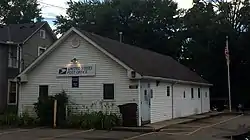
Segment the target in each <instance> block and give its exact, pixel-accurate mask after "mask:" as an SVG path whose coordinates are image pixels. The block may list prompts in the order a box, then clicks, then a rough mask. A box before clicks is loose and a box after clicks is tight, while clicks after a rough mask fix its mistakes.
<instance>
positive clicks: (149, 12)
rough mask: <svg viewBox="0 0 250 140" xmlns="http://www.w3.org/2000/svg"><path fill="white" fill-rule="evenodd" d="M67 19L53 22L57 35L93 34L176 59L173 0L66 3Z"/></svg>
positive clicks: (176, 20)
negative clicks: (76, 31)
mask: <svg viewBox="0 0 250 140" xmlns="http://www.w3.org/2000/svg"><path fill="white" fill-rule="evenodd" d="M68 5H69V8H68V9H67V15H66V16H58V17H57V20H56V21H55V25H56V27H57V30H56V31H57V33H64V32H65V31H67V30H68V29H69V28H70V27H72V26H74V27H78V28H80V29H83V30H86V31H89V32H94V33H97V34H100V35H102V36H106V37H109V38H112V39H116V40H118V39H119V32H123V42H125V43H128V44H134V45H137V46H140V47H142V48H146V49H151V50H153V51H156V52H160V53H163V54H168V55H171V56H173V57H174V58H177V56H178V52H179V46H180V45H179V44H178V43H180V40H179V39H178V38H176V36H177V34H178V31H179V29H180V21H179V18H178V17H179V15H180V10H178V9H177V3H175V2H173V1H172V0H145V1H142V0H126V1H125V0H111V1H104V2H100V1H98V0H92V1H88V2H73V1H69V2H68Z"/></svg>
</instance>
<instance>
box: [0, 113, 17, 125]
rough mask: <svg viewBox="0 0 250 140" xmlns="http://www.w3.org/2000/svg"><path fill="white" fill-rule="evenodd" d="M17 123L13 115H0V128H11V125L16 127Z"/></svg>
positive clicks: (15, 116)
mask: <svg viewBox="0 0 250 140" xmlns="http://www.w3.org/2000/svg"><path fill="white" fill-rule="evenodd" d="M17 122H18V116H17V115H16V114H15V113H7V114H3V115H0V125H1V126H4V125H8V126H12V125H16V124H17Z"/></svg>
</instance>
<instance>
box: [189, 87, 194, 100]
mask: <svg viewBox="0 0 250 140" xmlns="http://www.w3.org/2000/svg"><path fill="white" fill-rule="evenodd" d="M190 95H191V99H194V88H191V93H190Z"/></svg>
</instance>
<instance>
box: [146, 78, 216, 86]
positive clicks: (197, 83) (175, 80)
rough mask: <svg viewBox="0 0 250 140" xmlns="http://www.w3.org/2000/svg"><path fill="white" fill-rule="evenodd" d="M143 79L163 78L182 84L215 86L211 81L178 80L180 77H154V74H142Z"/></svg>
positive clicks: (163, 79)
mask: <svg viewBox="0 0 250 140" xmlns="http://www.w3.org/2000/svg"><path fill="white" fill-rule="evenodd" d="M142 79H151V80H162V81H169V82H173V83H176V84H177V83H180V84H192V85H202V86H213V84H210V83H200V82H193V81H185V80H178V79H171V78H163V77H154V76H142Z"/></svg>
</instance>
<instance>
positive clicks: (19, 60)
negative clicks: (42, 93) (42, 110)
mask: <svg viewBox="0 0 250 140" xmlns="http://www.w3.org/2000/svg"><path fill="white" fill-rule="evenodd" d="M17 49H18V75H19V74H20V73H21V45H20V44H18V45H17ZM20 84H21V78H20V77H17V92H16V96H17V110H16V111H17V112H16V113H17V115H19V114H18V113H19V111H18V110H19V93H20Z"/></svg>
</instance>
